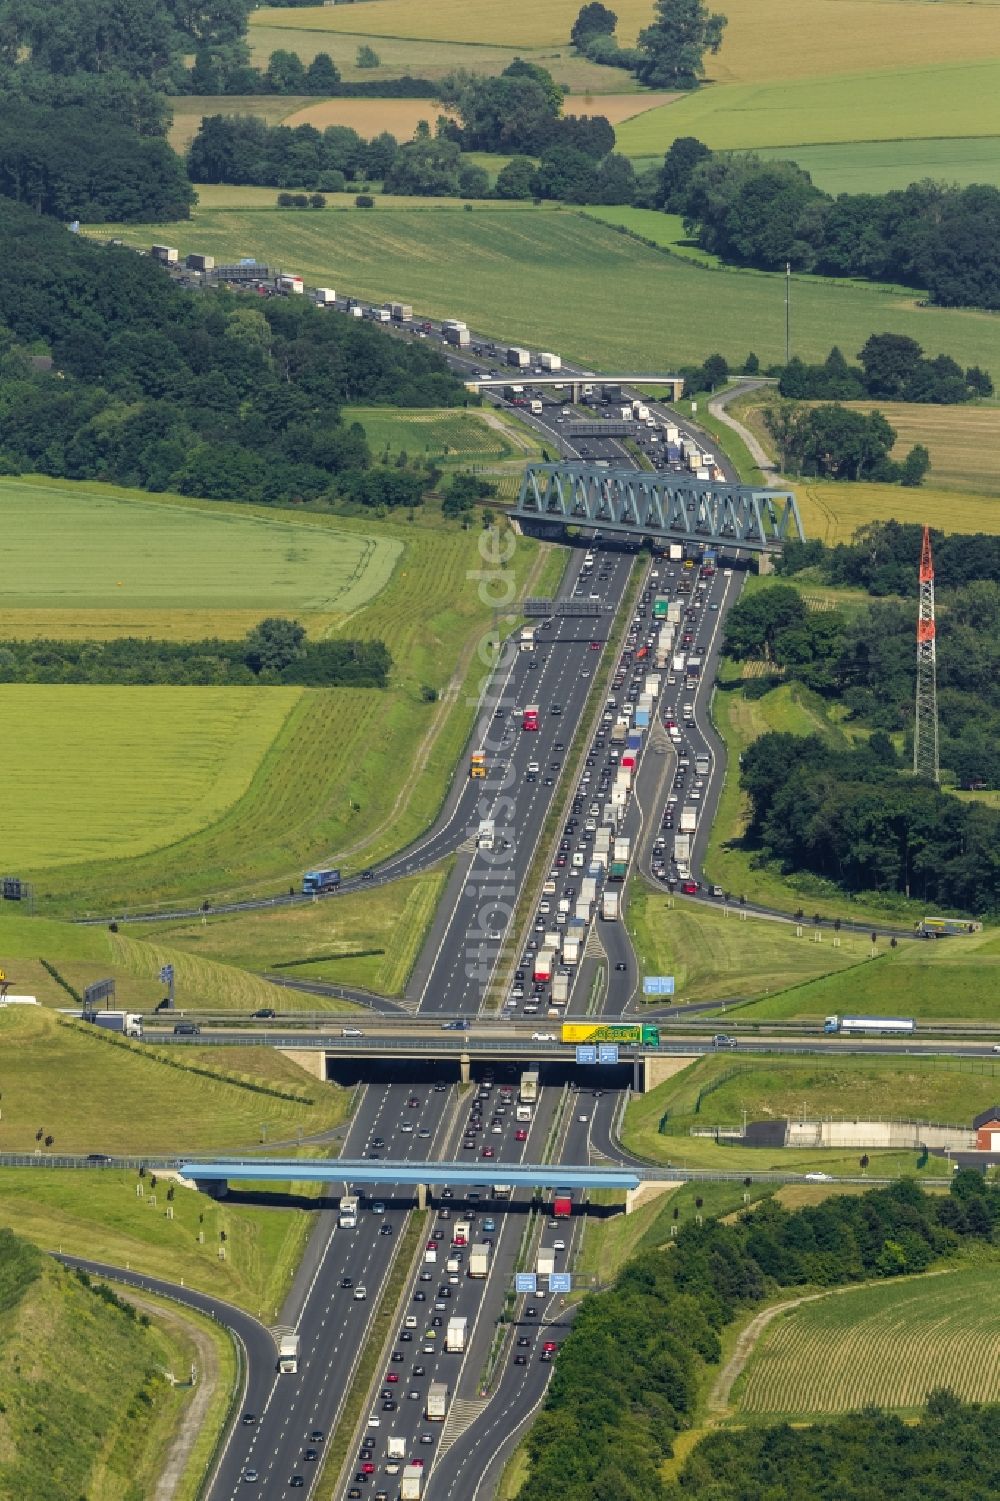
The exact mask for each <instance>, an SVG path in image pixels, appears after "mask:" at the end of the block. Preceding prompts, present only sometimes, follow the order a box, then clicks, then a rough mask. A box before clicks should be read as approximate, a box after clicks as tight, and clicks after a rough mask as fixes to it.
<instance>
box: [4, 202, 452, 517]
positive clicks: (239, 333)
mask: <svg viewBox="0 0 1000 1501" xmlns="http://www.w3.org/2000/svg"><path fill="white" fill-rule="evenodd" d="M0 256H2V259H3V265H4V268H5V274H4V276H3V278H2V280H0V327H2V330H3V335H2V338H0V405H2V410H3V414H4V418H3V425H2V430H0V469H2V470H3V471H4V472H6V473H21V472H29V471H36V472H38V473H41V474H52V475H58V476H62V477H65V478H68V479H100V480H107V481H110V482H113V483H117V484H125V485H134V486H138V487H140V488H143V489H150V490H167V489H171V490H179V491H180V492H181V493H182V494H185V495H198V496H205V497H207V498H209V499H216V500H247V501H257V502H263V503H265V504H282V505H284V504H291V503H295V502H303V501H320V502H324V503H345V502H346V503H350V504H356V505H359V506H363V507H366V508H369V509H376V510H379V509H382V508H392V507H409V506H414V505H417V504H419V503H420V500H421V497H422V495H423V493H424V491H425V490H426V489H427V488H428V487H429V485H430V484H431V483H432V481H433V479H434V478H435V476H434V475H433V473H432V471H429V470H426V469H424V468H422V467H410V466H405V467H404V466H401V465H399V464H398V462H397V464H396V465H395V466H384V465H379V464H376V463H373V460H372V455H371V452H370V450H369V448H368V444H367V441H366V439H365V434H364V431H363V429H362V428H361V427H360V426H359V425H357V424H356V423H355V424H350V425H348V424H347V423H345V422H344V421H343V419H342V417H341V408H342V406H343V405H344V404H345V403H347V402H352V401H354V402H368V403H371V402H375V403H379V402H385V403H392V404H395V405H400V406H407V407H409V406H435V407H436V406H460V405H462V404H463V403H464V402H466V401H467V400H468V393H467V392H465V390H464V389H463V387H462V386H461V384H460V383H459V382H458V381H457V380H456V379H455V378H454V376H453V375H451V373H450V372H449V371H448V368H447V366H446V364H445V362H444V359H443V358H442V356H441V355H440V354H439V353H437V352H436V351H435V350H432V349H430V348H428V347H427V345H426V344H424V343H418V342H413V343H408V342H407V343H404V342H403V341H401V340H395V339H386V338H385V337H384V336H382V335H381V334H380V333H379V331H378V330H377V329H375V328H374V327H373V326H371V325H368V324H366V323H364V322H363V321H362V320H360V319H348V318H345V317H343V316H340V315H337V314H335V313H332V312H330V311H329V310H326V309H320V308H317V307H314V306H313V305H312V304H311V303H309V302H308V300H307V299H304V298H301V297H299V298H280V297H275V298H251V297H248V296H246V295H241V294H238V293H230V292H227V291H225V290H222V289H220V290H219V291H213V292H211V293H206V294H205V295H203V296H199V297H193V296H191V294H190V293H189V292H186V291H184V290H183V289H182V288H180V287H178V286H176V285H175V284H174V283H173V282H172V281H171V280H170V278H169V277H167V276H165V275H164V273H163V271H162V268H160V267H159V266H157V265H156V264H155V263H154V262H152V261H151V260H149V259H148V258H147V257H144V256H139V255H136V254H135V253H134V252H133V251H131V250H127V249H124V248H116V247H103V248H102V247H98V246H96V245H94V244H92V243H91V242H89V241H86V240H84V239H82V238H81V237H79V236H75V235H70V234H67V233H66V230H65V229H64V228H63V227H62V226H60V225H59V224H57V223H55V222H54V221H52V220H48V219H41V218H38V217H36V216H35V215H34V214H32V213H31V212H29V211H28V210H26V209H23V208H20V207H18V206H17V205H15V204H13V203H10V202H5V203H4V204H3V206H2V207H0ZM43 352H47V353H49V354H50V355H51V359H52V362H53V368H52V370H49V371H45V370H39V369H37V368H36V365H35V363H34V356H36V355H38V354H40V353H43Z"/></svg>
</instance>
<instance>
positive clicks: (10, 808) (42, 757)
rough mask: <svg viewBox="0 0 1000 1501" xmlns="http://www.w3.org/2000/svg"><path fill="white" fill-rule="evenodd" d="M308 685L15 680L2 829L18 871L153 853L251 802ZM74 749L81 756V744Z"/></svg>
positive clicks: (1, 692)
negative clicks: (266, 762)
mask: <svg viewBox="0 0 1000 1501" xmlns="http://www.w3.org/2000/svg"><path fill="white" fill-rule="evenodd" d="M302 697H303V690H302V689H300V688H209V687H198V688H153V687H120V686H117V685H115V686H111V687H107V686H103V687H91V686H81V685H77V684H62V683H61V684H57V685H51V684H47V683H5V684H3V685H2V686H0V721H2V722H3V723H4V724H5V725H6V726H7V727H8V729H10V728H11V727H13V726H16V734H13V735H9V736H7V737H5V738H6V751H5V761H6V765H5V768H4V777H3V782H2V786H0V827H2V828H3V830H4V853H5V858H6V860H7V862H8V864H9V865H10V866H11V868H12V869H17V870H23V871H30V872H31V873H32V875H33V877H34V878H35V879H36V880H38V881H39V882H40V883H41V885H42V887H44V884H45V880H46V877H45V875H44V874H43V873H44V872H46V871H48V870H49V869H50V868H51V867H53V866H60V867H63V868H65V867H66V866H67V865H73V864H82V863H85V862H90V861H104V860H109V859H115V860H121V859H128V858H131V857H134V856H136V855H143V854H145V853H146V852H147V851H150V850H156V849H160V848H163V847H164V846H166V845H170V844H173V843H175V842H176V841H177V840H179V839H184V838H186V837H189V836H190V835H192V834H195V833H197V832H198V831H199V830H201V829H203V828H205V827H206V825H210V824H213V823H215V822H216V821H217V820H218V819H219V818H221V817H223V815H224V814H225V813H226V812H227V810H229V809H230V808H232V807H233V806H234V804H237V803H239V801H240V800H241V799H242V798H243V797H244V796H245V795H246V793H247V791H248V789H249V788H250V786H251V784H252V783H253V780H254V777H255V775H256V773H257V770H258V767H259V766H260V763H261V761H262V760H263V758H264V757H265V756H266V754H267V752H268V750H269V748H270V747H271V746H272V744H273V743H274V740H275V738H276V736H277V735H278V734H279V732H280V731H281V729H282V726H283V725H285V724H286V723H287V721H288V719H289V716H290V715H292V713H293V711H294V710H295V708H296V706H297V705H298V704H299V703H300V700H301V699H302ZM71 748H72V749H71Z"/></svg>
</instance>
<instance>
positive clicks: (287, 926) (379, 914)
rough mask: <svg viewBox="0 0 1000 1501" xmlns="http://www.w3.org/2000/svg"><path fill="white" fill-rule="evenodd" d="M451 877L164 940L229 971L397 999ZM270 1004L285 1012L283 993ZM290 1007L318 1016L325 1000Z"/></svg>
mask: <svg viewBox="0 0 1000 1501" xmlns="http://www.w3.org/2000/svg"><path fill="white" fill-rule="evenodd" d="M449 870H450V864H444V865H440V866H437V867H435V869H433V870H429V871H425V872H423V873H422V874H420V875H417V876H407V877H406V878H404V879H402V880H399V881H393V882H392V883H391V884H389V885H386V886H374V887H372V888H370V889H369V890H363V891H348V892H344V894H343V895H338V896H336V897H333V898H330V899H328V900H326V901H322V902H316V903H310V905H309V906H305V907H282V908H277V909H274V910H264V911H258V912H234V913H228V914H223V915H220V916H219V917H210V918H209V919H208V920H207V922H204V923H202V922H201V921H197V922H185V923H169V924H166V925H164V927H163V928H162V932H163V936H164V938H165V940H166V942H167V943H168V944H170V945H171V946H176V947H177V948H179V949H187V950H190V951H191V952H192V953H195V954H201V955H205V954H207V955H211V957H212V958H213V959H219V960H222V961H223V962H224V963H226V964H227V965H235V966H239V967H242V968H244V969H249V970H259V971H268V972H272V971H273V972H274V973H276V974H280V975H282V976H283V977H285V978H286V979H288V980H290V981H292V982H293V983H294V982H295V981H296V980H327V981H329V982H330V983H331V984H335V985H357V986H361V987H362V988H363V989H366V990H371V991H373V992H374V993H375V994H377V995H402V993H403V991H404V989H405V987H406V982H407V980H408V979H409V975H410V971H411V970H412V968H413V963H414V960H415V959H416V956H417V954H418V953H419V951H420V948H421V946H422V944H423V941H424V938H425V936H426V933H427V929H428V927H429V926H430V923H431V921H432V919H433V916H434V912H435V910H436V908H437V904H438V902H439V901H440V899H441V895H442V892H443V891H444V887H445V884H446V882H447V879H448V874H449ZM140 931H141V930H140ZM157 931H158V932H159V931H161V929H158V930H157ZM271 1004H272V1005H274V1006H275V1008H276V1009H277V1010H285V1009H289V1008H290V1003H289V1001H288V992H284V991H283V992H281V993H280V995H279V997H278V998H277V999H272V1002H271ZM292 1004H298V1005H300V1006H303V1007H305V1008H306V1009H309V1008H312V1007H313V1006H314V1005H316V1006H319V1007H321V1008H323V1002H322V1000H320V999H318V998H314V997H310V996H307V995H303V996H302V997H301V998H299V1000H298V1002H297V1003H296V1002H294V1001H293V1002H292ZM324 1009H325V1008H324Z"/></svg>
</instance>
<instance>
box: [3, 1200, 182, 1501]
mask: <svg viewBox="0 0 1000 1501" xmlns="http://www.w3.org/2000/svg"><path fill="white" fill-rule="evenodd" d="M0 1265H2V1275H0V1351H2V1358H3V1364H4V1369H5V1371H6V1375H5V1378H4V1393H3V1411H2V1413H0V1433H2V1436H3V1453H2V1457H0V1490H2V1491H3V1493H4V1494H5V1495H8V1496H46V1497H49V1498H51V1501H77V1498H78V1497H80V1496H83V1495H86V1496H87V1497H88V1501H140V1498H141V1497H144V1496H149V1495H152V1494H153V1492H154V1490H155V1488H156V1482H157V1479H158V1476H159V1472H160V1467H161V1465H162V1462H163V1456H164V1452H165V1450H166V1448H167V1446H168V1445H169V1442H170V1439H171V1436H172V1434H173V1431H174V1429H175V1427H176V1425H177V1423H178V1422H179V1420H180V1419H181V1418H182V1416H183V1414H184V1411H185V1409H186V1407H187V1406H188V1405H189V1404H190V1401H191V1397H192V1391H191V1389H190V1387H189V1386H188V1385H187V1382H186V1380H185V1375H186V1370H187V1364H186V1362H185V1355H186V1353H187V1347H186V1342H185V1341H184V1340H183V1339H180V1338H179V1337H178V1334H177V1331H176V1329H174V1328H173V1327H172V1326H171V1325H170V1324H168V1323H167V1322H165V1321H164V1322H160V1321H157V1320H152V1321H151V1320H150V1319H149V1318H148V1317H146V1316H137V1315H136V1313H135V1311H134V1310H133V1309H132V1307H131V1305H129V1304H125V1303H123V1302H121V1301H120V1300H119V1299H118V1297H117V1294H114V1293H112V1291H111V1289H110V1288H107V1287H106V1285H104V1284H99V1283H94V1284H90V1285H88V1284H87V1283H86V1282H84V1281H81V1279H80V1278H79V1277H78V1276H77V1275H76V1274H75V1273H73V1272H68V1271H65V1270H64V1269H63V1268H62V1267H59V1266H57V1265H55V1264H54V1263H53V1262H52V1261H50V1260H49V1258H48V1257H46V1256H44V1255H43V1254H42V1253H41V1251H40V1250H39V1249H38V1248H37V1247H36V1246H34V1245H32V1244H31V1243H30V1242H29V1241H27V1240H24V1239H21V1238H20V1237H19V1236H17V1235H14V1234H12V1233H11V1231H10V1230H7V1229H4V1230H0ZM165 1370H173V1371H175V1372H176V1373H177V1375H178V1377H179V1378H180V1381H181V1384H180V1385H177V1386H172V1385H171V1384H169V1383H168V1381H167V1380H166V1379H165V1376H164V1371H165ZM138 1412H141V1413H142V1421H141V1422H140V1421H137V1420H136V1414H137V1413H138Z"/></svg>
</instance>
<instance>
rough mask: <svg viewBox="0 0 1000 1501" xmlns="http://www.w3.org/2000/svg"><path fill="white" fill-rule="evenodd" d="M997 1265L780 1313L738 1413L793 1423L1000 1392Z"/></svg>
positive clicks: (748, 1377) (751, 1367)
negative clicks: (932, 1395) (936, 1396)
mask: <svg viewBox="0 0 1000 1501" xmlns="http://www.w3.org/2000/svg"><path fill="white" fill-rule="evenodd" d="M996 1278H997V1269H996V1266H995V1264H993V1263H992V1262H990V1263H988V1264H985V1265H979V1266H968V1267H962V1268H960V1269H958V1270H955V1271H945V1272H940V1273H936V1272H935V1273H928V1274H925V1275H924V1276H921V1277H912V1278H906V1279H904V1280H903V1281H900V1282H884V1283H879V1284H874V1285H869V1286H866V1287H857V1288H850V1289H847V1290H845V1291H843V1292H833V1293H829V1294H827V1295H826V1296H825V1297H822V1298H818V1299H816V1300H815V1301H811V1302H808V1303H803V1304H801V1305H800V1306H799V1307H798V1308H792V1309H789V1310H788V1312H787V1313H785V1314H781V1315H779V1316H778V1317H777V1318H776V1319H775V1320H774V1321H773V1323H771V1324H770V1325H769V1326H768V1327H767V1328H766V1329H765V1330H764V1332H763V1333H762V1335H761V1337H760V1340H759V1341H758V1343H757V1345H756V1346H755V1348H754V1349H753V1351H752V1353H751V1355H750V1359H749V1361H748V1364H747V1367H746V1369H745V1371H744V1372H743V1374H742V1376H741V1377H740V1378H739V1380H738V1382H737V1384H736V1387H735V1388H734V1394H733V1395H734V1400H735V1406H736V1408H737V1410H738V1412H739V1415H740V1417H752V1418H757V1417H764V1416H766V1417H767V1418H768V1419H773V1418H775V1417H776V1416H778V1415H779V1414H781V1415H782V1416H788V1417H789V1418H791V1419H792V1420H793V1421H794V1420H802V1419H811V1418H814V1417H817V1416H819V1415H820V1414H822V1413H839V1412H851V1411H857V1410H858V1409H860V1408H864V1407H869V1406H874V1407H881V1408H894V1409H902V1410H903V1411H913V1410H915V1409H917V1408H920V1407H922V1406H923V1404H924V1402H925V1401H926V1399H927V1395H928V1393H929V1392H931V1391H933V1390H934V1389H935V1388H936V1387H942V1386H946V1387H949V1388H950V1389H951V1391H953V1392H954V1393H955V1395H956V1397H958V1398H959V1399H960V1400H962V1401H965V1402H994V1401H996V1399H997V1397H998V1396H1000V1309H998V1308H997V1303H996V1297H995V1292H996Z"/></svg>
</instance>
